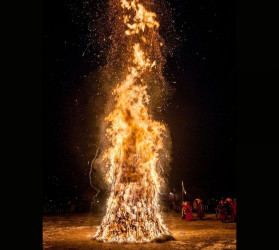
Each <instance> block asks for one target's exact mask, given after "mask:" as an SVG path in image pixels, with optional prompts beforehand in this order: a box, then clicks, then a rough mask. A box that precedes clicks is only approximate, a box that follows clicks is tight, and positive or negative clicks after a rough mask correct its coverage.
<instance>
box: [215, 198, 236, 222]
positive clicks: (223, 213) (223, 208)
mask: <svg viewBox="0 0 279 250" xmlns="http://www.w3.org/2000/svg"><path fill="white" fill-rule="evenodd" d="M216 217H217V219H220V220H221V221H222V222H223V223H224V222H227V220H229V219H230V220H231V221H236V218H237V214H236V199H233V200H232V199H230V198H227V199H226V200H220V202H219V204H218V207H217V209H216Z"/></svg>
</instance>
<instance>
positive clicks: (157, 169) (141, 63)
mask: <svg viewBox="0 0 279 250" xmlns="http://www.w3.org/2000/svg"><path fill="white" fill-rule="evenodd" d="M149 2H151V1H139V0H111V1H110V3H111V4H112V5H114V6H115V8H117V13H118V17H115V18H118V19H117V20H118V21H117V22H118V24H117V25H118V26H117V29H118V31H119V33H120V36H122V35H123V38H122V39H123V41H121V42H119V44H120V43H121V44H122V46H123V44H124V50H123V51H122V52H123V53H122V56H123V58H121V59H122V62H121V63H122V64H125V68H124V69H123V71H124V72H125V74H124V75H123V78H122V81H121V80H120V83H118V84H117V85H116V86H115V88H114V89H113V92H112V94H113V95H114V107H113V110H112V111H111V112H110V113H109V114H108V115H107V117H106V118H105V120H106V122H107V124H108V127H107V130H106V136H107V138H108V140H109V142H110V147H109V148H107V150H106V151H105V152H104V153H103V155H102V161H103V163H105V165H106V166H107V171H106V181H107V183H108V184H109V185H110V186H111V192H110V196H109V198H108V201H107V211H106V215H105V216H104V218H103V220H102V223H101V225H100V226H99V228H98V230H97V232H96V234H95V236H94V238H95V239H97V240H101V241H105V242H148V241H151V240H154V239H156V238H159V237H163V236H166V235H170V234H171V233H170V232H169V231H168V229H167V228H166V226H165V225H164V223H163V220H162V216H161V213H160V208H159V192H160V189H161V187H162V184H163V182H164V180H163V178H162V177H161V174H162V172H161V171H163V170H162V167H161V165H160V157H161V156H162V154H163V155H164V157H165V158H168V157H169V155H168V153H167V152H166V151H167V150H166V147H165V140H167V139H168V137H169V136H168V134H169V133H168V129H167V127H166V126H165V125H164V124H163V123H161V122H158V121H155V120H153V118H152V116H151V114H150V110H149V107H150V105H149V102H150V95H149V94H148V89H149V85H152V84H154V85H156V84H157V85H158V86H159V84H160V83H159V81H160V80H161V81H164V80H163V79H164V77H163V76H162V65H163V62H164V61H163V56H162V52H161V47H163V42H164V41H163V39H162V38H161V37H160V35H159V33H158V28H159V26H160V25H159V22H158V21H157V20H156V14H155V13H154V12H149V11H148V10H147V9H146V8H147V7H146V6H145V5H144V3H149ZM148 6H149V5H148Z"/></svg>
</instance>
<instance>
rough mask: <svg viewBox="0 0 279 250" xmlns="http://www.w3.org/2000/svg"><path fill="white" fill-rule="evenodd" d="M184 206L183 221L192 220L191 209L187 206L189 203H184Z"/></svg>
mask: <svg viewBox="0 0 279 250" xmlns="http://www.w3.org/2000/svg"><path fill="white" fill-rule="evenodd" d="M185 203H186V205H185V220H188V221H190V220H193V219H194V218H193V215H192V208H191V206H190V204H189V202H185Z"/></svg>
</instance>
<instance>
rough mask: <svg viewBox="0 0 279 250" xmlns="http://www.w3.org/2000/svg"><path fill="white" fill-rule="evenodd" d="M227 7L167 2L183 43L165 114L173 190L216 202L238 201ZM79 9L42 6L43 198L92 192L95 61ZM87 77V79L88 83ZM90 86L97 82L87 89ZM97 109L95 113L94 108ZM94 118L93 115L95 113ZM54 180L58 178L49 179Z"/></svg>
mask: <svg viewBox="0 0 279 250" xmlns="http://www.w3.org/2000/svg"><path fill="white" fill-rule="evenodd" d="M234 5H235V4H234V1H232V0H225V1H224V0H212V1H205V0H195V1H194V0H191V1H185V0H171V6H172V7H173V20H174V21H175V27H176V29H177V34H178V35H179V36H180V37H181V38H182V39H181V43H180V44H179V46H178V48H177V50H176V53H175V56H174V57H173V58H168V61H167V65H166V69H167V70H168V75H169V77H168V78H169V82H170V84H171V85H172V86H173V88H174V90H175V92H174V94H173V96H172V98H171V99H170V105H169V107H168V110H167V111H166V112H165V114H164V117H165V122H166V123H167V124H168V126H169V128H170V131H171V139H172V147H173V148H172V157H173V162H172V164H171V167H172V170H171V173H170V177H169V181H170V185H171V187H174V188H176V189H179V188H180V185H181V180H183V181H184V184H185V186H186V189H188V192H190V191H192V192H198V191H197V190H202V191H203V192H205V193H206V194H207V195H210V196H214V197H220V196H223V195H224V196H232V197H234V196H235V195H236V193H235V185H236V181H235V178H236V176H235V165H236V162H235V158H236V157H235V146H236V145H235V139H236V138H235V111H236V107H235V88H236V87H235V46H236V44H235V6H234ZM81 10H82V3H81V1H44V30H43V39H44V41H43V42H44V44H43V45H44V47H43V80H44V81H43V91H44V92H43V94H44V158H43V159H44V167H43V180H44V195H45V196H48V197H52V196H53V195H54V194H56V195H58V196H59V195H61V196H63V195H68V196H73V195H75V194H81V193H83V192H85V190H87V189H88V188H89V178H88V171H89V165H88V162H90V161H91V160H92V158H93V157H94V154H95V150H96V141H95V137H94V135H93V134H92V132H91V131H90V129H89V128H90V127H92V128H96V127H94V126H96V125H94V121H95V120H94V115H90V111H91V108H90V107H91V106H90V105H91V104H92V100H93V99H94V96H95V95H96V92H95V90H94V89H95V88H94V86H93V87H92V86H90V84H89V81H88V76H89V75H90V74H91V75H94V72H96V71H97V67H98V64H97V61H98V58H94V57H93V55H94V53H96V54H98V51H97V50H96V51H94V46H93V47H92V46H91V47H92V48H91V52H90V53H88V54H85V56H82V55H83V52H84V51H85V50H86V47H87V45H88V39H87V38H88V33H89V31H88V29H87V25H88V23H87V21H86V18H83V16H82V11H81ZM91 77H92V76H91ZM91 84H94V81H91ZM93 109H94V108H93ZM92 114H93V113H92ZM54 176H55V177H54Z"/></svg>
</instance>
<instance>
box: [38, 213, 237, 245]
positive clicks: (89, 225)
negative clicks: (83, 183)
mask: <svg viewBox="0 0 279 250" xmlns="http://www.w3.org/2000/svg"><path fill="white" fill-rule="evenodd" d="M164 218H165V219H164V221H165V223H166V225H167V226H168V228H169V230H170V231H171V232H172V233H173V236H174V237H175V238H176V241H168V242H165V243H144V244H115V243H114V244H113V243H99V242H96V241H94V240H92V236H93V234H94V233H95V232H96V226H97V225H99V224H100V221H101V219H102V215H98V216H96V215H89V214H77V215H64V216H44V217H43V248H44V249H111V250H113V249H121V250H122V249H136V250H139V249H160V250H162V249H168V250H171V249H236V223H233V222H232V223H222V222H220V221H218V220H216V217H215V214H207V215H206V219H205V220H203V221H201V220H195V221H183V220H181V219H180V214H179V213H175V212H169V213H166V214H165V217H164Z"/></svg>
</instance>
